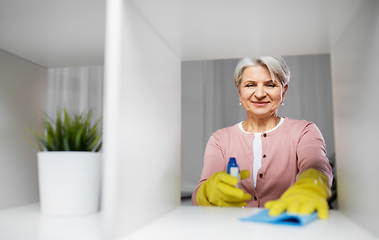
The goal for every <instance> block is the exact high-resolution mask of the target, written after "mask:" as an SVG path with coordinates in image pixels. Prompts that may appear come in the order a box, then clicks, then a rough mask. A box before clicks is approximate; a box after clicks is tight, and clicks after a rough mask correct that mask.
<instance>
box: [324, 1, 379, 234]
mask: <svg viewBox="0 0 379 240" xmlns="http://www.w3.org/2000/svg"><path fill="white" fill-rule="evenodd" d="M378 43H379V2H378V1H375V0H368V1H366V2H365V4H364V5H363V6H362V8H361V9H360V11H359V13H358V15H357V16H356V18H355V19H354V21H353V22H352V23H351V24H350V26H349V28H348V29H347V31H346V32H345V34H344V35H342V37H341V39H340V41H339V42H338V44H337V45H336V47H335V48H334V49H332V55H331V56H332V78H333V82H332V84H333V103H334V126H335V139H336V164H337V178H338V179H337V183H338V194H339V196H338V198H339V202H338V204H339V209H340V210H341V211H342V212H343V213H344V214H346V215H347V216H349V217H350V218H351V219H353V220H354V221H356V222H358V223H360V224H361V225H362V226H364V227H365V228H367V229H369V230H371V231H372V232H373V233H375V235H376V236H378V237H379V228H378V220H377V217H378V216H379V208H378V207H377V206H378V199H379V190H378V184H379V180H378V169H379V160H378V156H379V147H378V144H379V141H378V136H379V125H378V119H379V112H378V102H379V94H378V91H379V80H378V76H379V75H378V66H379V45H378Z"/></svg>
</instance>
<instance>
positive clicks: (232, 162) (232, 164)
mask: <svg viewBox="0 0 379 240" xmlns="http://www.w3.org/2000/svg"><path fill="white" fill-rule="evenodd" d="M232 167H236V168H238V170H239V167H238V164H237V160H236V158H234V157H231V158H229V162H228V166H227V172H228V173H229V174H230V168H232Z"/></svg>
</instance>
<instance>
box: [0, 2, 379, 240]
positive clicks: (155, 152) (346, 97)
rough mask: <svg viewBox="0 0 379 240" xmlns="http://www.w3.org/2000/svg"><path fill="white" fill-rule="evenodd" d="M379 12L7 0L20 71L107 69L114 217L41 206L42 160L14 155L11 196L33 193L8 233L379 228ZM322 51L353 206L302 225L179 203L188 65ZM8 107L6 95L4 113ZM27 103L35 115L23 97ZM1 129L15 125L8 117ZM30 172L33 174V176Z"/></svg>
mask: <svg viewBox="0 0 379 240" xmlns="http://www.w3.org/2000/svg"><path fill="white" fill-rule="evenodd" d="M105 11H107V14H105ZM105 16H106V21H105ZM378 16H379V3H378V2H377V1H375V0H358V1H357V0H347V1H340V0H322V1H320V0H307V1H297V0H288V1H281V0H274V1H255V0H253V1H245V0H236V1H217V0H206V1H186V0H184V1H176V0H162V1H157V0H138V1H137V0H108V1H104V0H97V1H93V0H79V1H78V0H68V1H49V0H38V1H26V0H19V1H8V0H0V31H1V33H2V34H1V35H0V49H2V50H4V51H5V52H8V53H12V54H13V55H16V56H18V58H19V59H24V60H23V61H26V62H29V64H27V66H24V67H22V69H19V70H20V71H22V70H25V68H28V66H29V67H30V66H39V68H41V69H46V68H54V67H72V66H88V65H101V64H103V63H104V64H105V68H106V70H105V72H106V79H105V84H106V88H105V101H104V121H105V125H104V131H105V136H104V143H105V145H104V179H103V199H102V212H101V214H100V213H99V214H96V215H92V216H90V215H89V216H85V217H77V218H50V217H46V216H42V215H40V213H39V205H38V204H35V200H36V199H35V196H36V195H37V192H38V189H37V188H36V165H35V164H30V161H20V162H17V163H19V164H15V162H16V160H17V159H18V158H17V157H16V156H17V155H16V154H13V153H15V152H16V151H13V152H11V153H10V155H8V156H7V158H6V159H4V158H3V159H1V160H0V162H1V163H2V168H3V166H5V168H7V169H9V171H7V172H12V173H13V174H12V176H11V175H10V174H3V175H1V179H2V182H4V183H9V185H6V184H4V185H0V186H1V187H2V189H0V191H1V196H2V198H3V199H5V200H9V199H10V197H11V195H12V193H14V192H18V193H22V194H20V195H17V196H16V195H12V197H16V198H17V199H20V201H19V202H22V203H21V204H25V205H24V206H21V207H17V206H16V205H18V206H19V205H20V203H17V204H16V203H14V205H13V206H12V203H9V202H10V201H8V203H7V204H8V205H7V206H5V204H3V205H2V207H1V205H0V207H1V208H3V209H2V210H0V239H7V240H8V239H28V240H30V239H49V240H50V239H70V240H71V239H110V238H118V239H146V238H154V239H157V238H158V239H193V238H197V239H198V238H200V239H213V237H214V236H217V237H219V238H220V239H226V238H228V239H229V238H230V237H231V234H233V236H238V237H246V236H251V238H253V237H254V236H256V237H257V238H258V239H262V238H263V239H264V238H266V237H267V239H275V238H279V237H280V238H281V239H286V238H288V239H374V238H375V237H379V231H378V228H377V224H376V222H377V221H376V216H378V215H379V209H378V208H372V207H371V206H376V200H377V199H378V194H377V191H375V190H373V189H376V188H377V184H378V181H377V179H376V177H375V176H376V175H377V173H376V169H379V162H378V161H376V158H377V151H376V149H377V147H376V146H375V144H376V142H377V137H376V136H378V135H379V131H378V130H379V128H378V127H377V123H376V119H378V117H379V114H378V112H377V111H376V110H373V108H374V105H375V103H376V102H378V101H379V99H378V94H377V90H376V89H379V85H378V84H379V83H378V82H377V81H376V80H375V79H376V76H377V71H376V66H377V65H378V64H379V57H378V56H379V52H378V51H379V50H378V49H379V48H378V43H377V42H378V41H376V39H379V30H378V29H379V28H378V26H379V18H378ZM104 39H106V41H105V46H106V47H105V50H104ZM104 52H105V54H104ZM320 53H330V54H331V58H332V78H333V79H332V85H333V104H334V126H335V141H336V143H335V144H336V165H337V178H338V190H339V192H338V193H339V207H340V211H331V216H330V219H329V220H327V221H317V222H315V223H312V224H310V225H308V226H306V227H303V228H289V227H279V226H270V225H262V224H254V223H245V222H240V221H239V220H238V217H240V216H242V217H243V216H246V215H250V214H252V213H254V212H256V211H258V210H257V209H235V208H230V209H226V208H214V209H210V208H195V207H187V206H180V184H178V183H179V181H180V160H179V159H180V121H181V119H180V99H181V95H180V87H181V86H180V83H181V80H180V76H181V74H180V73H181V69H180V64H181V61H183V60H204V59H221V58H238V57H244V56H256V55H263V54H279V55H302V54H320ZM104 55H105V62H103V59H104ZM8 60H9V58H8ZM17 66H18V65H17ZM16 72H17V71H16ZM0 74H1V73H0ZM2 76H3V75H2ZM13 77H14V76H13ZM2 79H3V80H2V81H11V80H12V79H14V78H12V76H10V75H7V78H2ZM1 84H4V82H1ZM0 87H4V85H2V86H0ZM9 91H14V92H15V93H16V92H18V91H17V89H11V88H9ZM357 99H358V100H357ZM31 101H32V99H31ZM36 101H37V100H36ZM371 103H373V106H370V104H371ZM9 106H10V104H9V103H8V102H2V103H1V108H0V115H3V114H4V113H6V111H5V110H4V109H7V107H9ZM18 107H19V108H18V109H19V111H20V113H24V114H26V112H27V110H25V109H23V104H22V103H19V105H18ZM12 116H13V115H12ZM14 116H15V117H14V120H16V118H17V119H18V118H20V117H16V116H17V115H14ZM11 120H12V119H11ZM140 126H143V127H140ZM0 127H2V128H0V129H3V128H4V127H6V125H4V123H3V122H1V121H0ZM1 133H2V134H4V132H1ZM19 142H21V141H19ZM27 144H28V143H25V146H27ZM15 145H16V144H15ZM17 146H18V148H20V147H22V143H18V142H17ZM3 148H4V145H3ZM3 148H1V146H0V150H1V151H5V150H7V149H8V148H7V149H3ZM12 154H13V155H12ZM31 158H34V157H31ZM357 160H359V162H357ZM130 169H133V171H131V170H130ZM25 172H26V173H27V174H29V175H30V176H31V177H30V178H23V177H22V176H24V175H23V174H24V173H25ZM16 173H17V174H18V176H20V178H18V180H19V181H21V182H19V183H18V184H17V185H16V184H15V182H14V181H13V179H14V174H16ZM30 179H34V180H33V181H32V180H30ZM20 183H21V184H20ZM12 184H13V185H12ZM12 186H13V187H17V189H12ZM27 189H32V190H29V192H28V191H27ZM152 196H154V198H153V197H152ZM1 203H2V202H1V201H0V204H1ZM254 234H255V235H254Z"/></svg>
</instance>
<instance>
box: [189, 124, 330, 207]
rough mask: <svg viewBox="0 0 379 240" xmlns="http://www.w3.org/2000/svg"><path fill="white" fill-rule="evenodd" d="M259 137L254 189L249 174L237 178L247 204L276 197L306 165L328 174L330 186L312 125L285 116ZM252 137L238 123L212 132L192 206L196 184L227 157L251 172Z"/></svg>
mask: <svg viewBox="0 0 379 240" xmlns="http://www.w3.org/2000/svg"><path fill="white" fill-rule="evenodd" d="M261 138H262V162H261V168H260V169H259V170H258V173H257V183H256V188H254V183H253V176H251V175H250V176H249V178H247V179H245V180H242V181H241V183H242V190H243V191H244V192H247V193H250V194H251V199H250V200H249V201H248V202H247V207H264V204H265V203H266V202H267V201H270V200H275V199H278V198H279V197H280V196H281V195H282V193H283V192H285V191H286V190H287V189H288V188H289V187H290V186H292V185H293V184H294V183H295V182H296V178H297V176H298V175H299V174H300V173H301V172H303V171H305V170H307V169H310V168H314V169H317V170H319V171H321V172H322V173H324V174H325V175H326V176H328V178H329V185H330V186H331V184H332V181H333V174H332V169H331V167H330V164H329V160H328V158H327V157H326V149H325V143H324V138H323V136H322V134H321V132H320V130H319V129H318V127H317V126H316V124H314V123H311V122H307V121H305V120H301V121H300V120H294V119H289V118H285V119H284V122H283V123H282V124H281V125H280V126H279V127H278V128H277V129H275V130H273V131H271V132H268V133H262V137H261ZM253 139H254V133H246V132H243V131H242V130H241V129H240V128H239V127H238V124H236V125H234V126H231V127H227V128H223V129H220V130H218V131H216V132H215V133H213V134H212V136H211V137H210V139H209V141H208V144H207V147H206V149H205V154H204V162H203V163H204V165H203V171H202V174H201V179H200V181H199V183H198V184H197V187H196V189H195V191H194V192H193V194H192V204H193V205H198V203H197V201H196V193H197V190H198V188H199V187H200V185H201V184H202V183H203V182H204V181H205V180H207V179H208V178H209V177H210V176H212V175H213V174H214V173H216V172H219V171H225V170H226V166H227V164H228V161H229V158H230V157H235V158H236V159H237V163H238V165H239V167H240V169H241V170H243V169H248V170H249V171H250V174H252V173H253V161H254V159H253V156H254V154H253V148H252V146H253Z"/></svg>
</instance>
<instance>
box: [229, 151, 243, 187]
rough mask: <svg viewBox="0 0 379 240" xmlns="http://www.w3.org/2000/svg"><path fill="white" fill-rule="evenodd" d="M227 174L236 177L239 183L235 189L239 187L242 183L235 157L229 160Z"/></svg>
mask: <svg viewBox="0 0 379 240" xmlns="http://www.w3.org/2000/svg"><path fill="white" fill-rule="evenodd" d="M227 173H229V174H230V176H232V177H236V178H237V179H238V183H237V184H236V185H234V186H235V187H237V188H238V187H239V184H240V182H241V175H240V168H239V167H238V164H237V160H236V159H235V158H234V157H231V158H229V162H228V166H227Z"/></svg>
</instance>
